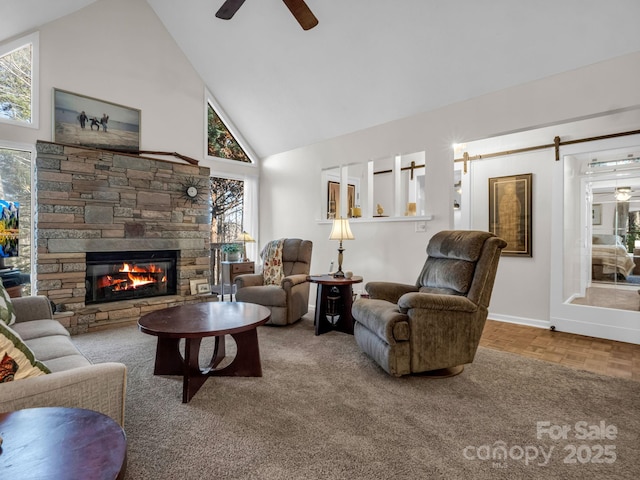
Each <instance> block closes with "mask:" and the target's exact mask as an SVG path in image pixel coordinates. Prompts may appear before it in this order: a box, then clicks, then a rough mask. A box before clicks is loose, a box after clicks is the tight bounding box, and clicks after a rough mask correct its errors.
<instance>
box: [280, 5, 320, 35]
mask: <svg viewBox="0 0 640 480" xmlns="http://www.w3.org/2000/svg"><path fill="white" fill-rule="evenodd" d="M282 1H283V2H284V3H285V5H286V6H287V7H288V8H289V10H291V13H292V14H293V16H294V17H296V20H297V21H298V23H299V24H300V26H301V27H302V28H303V29H304V30H310V29H312V28H313V27H315V26H316V25H318V19H317V18H316V16H315V15H314V14H313V12H312V11H311V10H310V9H309V7H308V6H307V4H306V3H304V0H282Z"/></svg>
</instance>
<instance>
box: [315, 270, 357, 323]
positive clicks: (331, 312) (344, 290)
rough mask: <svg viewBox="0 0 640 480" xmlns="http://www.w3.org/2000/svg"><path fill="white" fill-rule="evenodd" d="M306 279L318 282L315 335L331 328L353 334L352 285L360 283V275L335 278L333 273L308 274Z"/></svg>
mask: <svg viewBox="0 0 640 480" xmlns="http://www.w3.org/2000/svg"><path fill="white" fill-rule="evenodd" d="M307 280H308V281H310V282H312V283H317V284H318V293H317V295H316V312H315V315H316V316H315V319H314V324H315V333H316V335H321V334H323V333H327V332H330V331H332V330H336V331H338V332H343V333H348V334H350V335H353V317H352V316H351V305H352V304H353V288H352V285H353V284H354V283H361V282H362V277H358V276H353V277H351V278H336V277H334V276H333V275H309V276H308V277H307Z"/></svg>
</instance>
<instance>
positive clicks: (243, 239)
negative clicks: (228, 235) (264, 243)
mask: <svg viewBox="0 0 640 480" xmlns="http://www.w3.org/2000/svg"><path fill="white" fill-rule="evenodd" d="M235 241H236V242H244V243H254V242H255V240H254V239H253V237H252V236H251V235H249V234H248V233H247V232H242V233H241V234H240V235H238V238H236V239H235Z"/></svg>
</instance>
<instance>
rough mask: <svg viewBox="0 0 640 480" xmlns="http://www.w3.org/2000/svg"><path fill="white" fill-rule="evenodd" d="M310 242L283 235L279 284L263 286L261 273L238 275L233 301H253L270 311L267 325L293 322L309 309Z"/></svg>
mask: <svg viewBox="0 0 640 480" xmlns="http://www.w3.org/2000/svg"><path fill="white" fill-rule="evenodd" d="M312 249H313V243H312V242H311V241H309V240H301V239H299V238H287V239H285V240H284V245H283V249H282V267H283V273H284V278H283V279H282V282H281V283H280V285H265V284H264V277H263V275H262V274H261V273H251V274H245V275H238V276H237V277H236V278H235V284H236V300H237V301H238V302H249V303H257V304H259V305H262V306H265V307H267V308H268V309H269V310H271V318H270V319H269V321H268V322H267V324H273V325H288V324H290V323H294V322H297V321H298V320H300V318H301V317H302V316H303V315H304V314H305V313H307V312H308V311H309V286H310V283H309V282H308V281H307V276H308V275H309V269H310V268H311V252H312Z"/></svg>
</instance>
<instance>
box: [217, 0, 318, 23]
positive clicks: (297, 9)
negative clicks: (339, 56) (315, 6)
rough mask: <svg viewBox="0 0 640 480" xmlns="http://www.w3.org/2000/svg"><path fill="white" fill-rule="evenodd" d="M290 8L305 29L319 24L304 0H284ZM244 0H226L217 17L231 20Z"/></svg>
mask: <svg viewBox="0 0 640 480" xmlns="http://www.w3.org/2000/svg"><path fill="white" fill-rule="evenodd" d="M282 1H283V2H284V4H285V5H286V6H287V7H288V8H289V10H290V11H291V13H292V14H293V16H294V17H295V18H296V20H297V21H298V23H299V24H300V26H301V27H302V28H303V29H304V30H309V29H311V28H313V27H315V26H316V25H317V24H318V19H317V18H316V16H315V15H314V14H313V12H311V10H310V9H309V7H308V6H307V4H306V3H304V0H282ZM243 3H244V0H226V1H225V2H224V3H223V4H222V6H221V7H220V9H219V10H218V11H217V12H216V17H218V18H222V19H223V20H230V19H231V17H233V16H234V15H235V13H236V12H237V11H238V9H239V8H240V7H241V6H242V4H243Z"/></svg>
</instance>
